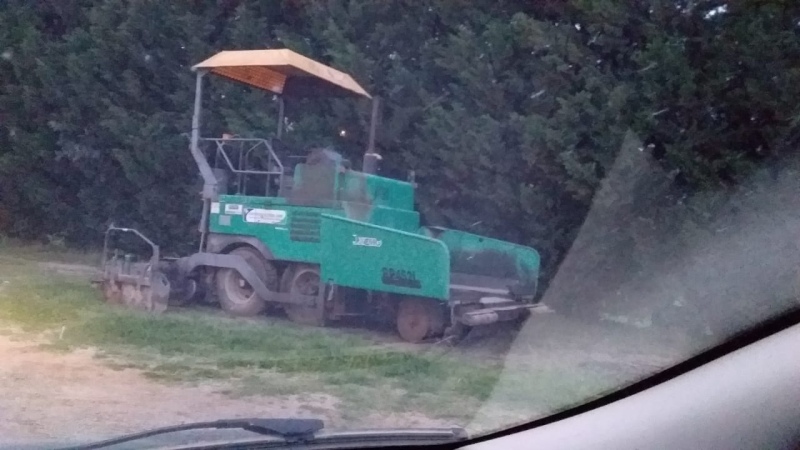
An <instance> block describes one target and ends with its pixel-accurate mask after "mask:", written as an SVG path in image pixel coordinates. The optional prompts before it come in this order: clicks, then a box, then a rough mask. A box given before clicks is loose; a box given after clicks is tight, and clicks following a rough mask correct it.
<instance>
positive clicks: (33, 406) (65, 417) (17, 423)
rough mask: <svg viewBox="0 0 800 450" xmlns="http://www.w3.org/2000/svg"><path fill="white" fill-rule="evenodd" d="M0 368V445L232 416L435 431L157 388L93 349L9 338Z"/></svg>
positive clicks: (306, 404) (319, 398) (285, 403)
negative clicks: (53, 348) (52, 348)
mask: <svg viewBox="0 0 800 450" xmlns="http://www.w3.org/2000/svg"><path fill="white" fill-rule="evenodd" d="M0 361H2V363H0V443H2V441H7V442H25V441H39V442H41V441H46V440H51V439H59V440H65V439H67V440H69V439H79V440H85V439H87V435H88V438H89V439H93V438H98V437H106V436H110V435H117V434H120V433H126V432H133V431H140V430H143V429H148V428H153V427H160V426H165V425H172V424H178V423H185V422H193V421H201V420H216V419H220V418H234V417H315V418H322V419H323V420H325V422H326V425H327V426H328V427H329V428H334V427H345V426H346V427H359V428H363V427H390V426H392V427H396V426H420V425H423V424H424V425H426V426H432V425H436V422H435V421H434V420H431V419H428V418H426V417H423V416H421V415H415V414H406V415H391V416H383V415H379V414H373V415H369V416H367V417H362V418H359V420H358V423H357V424H347V423H345V420H344V419H343V418H342V415H341V413H340V411H338V407H339V399H337V398H336V397H334V396H331V395H327V394H322V393H307V394H304V395H302V396H297V395H284V396H275V397H267V396H248V397H244V398H232V397H230V396H228V395H225V394H223V393H222V392H221V391H223V386H220V384H219V383H217V384H211V383H209V384H201V385H196V386H195V385H193V386H182V385H179V386H176V385H165V384H159V383H158V382H155V381H152V380H149V379H147V378H145V377H144V376H143V375H142V374H141V372H139V371H138V370H134V369H124V370H115V369H112V368H110V367H107V366H104V365H103V364H102V363H100V362H99V361H98V360H96V359H95V358H94V355H93V352H92V351H89V350H81V351H75V352H71V353H52V352H48V351H45V350H42V349H41V348H39V346H38V343H35V342H30V341H18V340H15V339H14V338H13V336H8V335H5V336H0Z"/></svg>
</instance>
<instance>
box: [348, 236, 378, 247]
mask: <svg viewBox="0 0 800 450" xmlns="http://www.w3.org/2000/svg"><path fill="white" fill-rule="evenodd" d="M353 245H359V246H361V247H380V246H381V245H383V241H382V240H380V239H378V238H374V237H367V236H358V235H356V234H354V235H353Z"/></svg>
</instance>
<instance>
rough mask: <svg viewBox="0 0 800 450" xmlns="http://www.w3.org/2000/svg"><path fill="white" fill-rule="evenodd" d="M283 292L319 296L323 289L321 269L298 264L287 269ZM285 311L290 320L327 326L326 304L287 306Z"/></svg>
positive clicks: (320, 302) (319, 302)
mask: <svg viewBox="0 0 800 450" xmlns="http://www.w3.org/2000/svg"><path fill="white" fill-rule="evenodd" d="M282 284H283V291H284V292H289V293H292V294H301V295H314V296H317V295H319V291H320V289H322V286H321V282H320V276H319V268H317V267H316V266H311V265H307V264H297V265H295V266H290V267H288V268H287V269H286V273H285V274H284V278H283V283H282ZM284 309H285V310H286V315H287V316H288V317H289V320H291V321H292V322H295V323H299V324H303V325H311V326H317V327H321V326H323V325H325V303H324V302H322V301H318V302H317V303H316V304H315V305H313V306H306V305H293V304H287V305H286V306H285V307H284Z"/></svg>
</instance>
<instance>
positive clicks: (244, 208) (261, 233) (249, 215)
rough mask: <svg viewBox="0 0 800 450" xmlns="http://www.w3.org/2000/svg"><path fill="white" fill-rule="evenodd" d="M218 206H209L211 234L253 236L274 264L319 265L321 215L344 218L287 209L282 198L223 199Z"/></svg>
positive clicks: (300, 208) (312, 210) (299, 208)
mask: <svg viewBox="0 0 800 450" xmlns="http://www.w3.org/2000/svg"><path fill="white" fill-rule="evenodd" d="M218 205H219V206H214V205H212V210H211V215H210V218H209V231H210V232H212V233H220V234H233V235H242V236H254V237H256V238H258V239H259V240H260V241H262V242H263V243H264V244H265V245H266V246H267V248H268V249H269V250H270V251H271V252H272V254H273V256H274V258H275V259H277V260H284V261H300V262H308V263H314V264H318V263H319V262H320V257H319V252H320V245H319V226H320V218H321V217H320V214H321V213H323V212H324V213H327V214H343V211H341V210H335V209H329V208H316V207H309V206H295V205H288V204H286V199H283V198H266V197H246V196H238V195H223V196H220V201H219V203H218ZM281 216H283V217H282V218H281Z"/></svg>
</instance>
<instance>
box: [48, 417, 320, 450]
mask: <svg viewBox="0 0 800 450" xmlns="http://www.w3.org/2000/svg"><path fill="white" fill-rule="evenodd" d="M324 427H325V424H324V423H323V422H322V421H321V420H319V419H225V420H215V421H213V422H192V423H186V424H183V425H175V426H171V427H163V428H155V429H152V430H149V431H143V432H140V433H132V434H126V435H123V436H119V437H116V438H112V439H108V440H105V441H98V442H94V443H91V444H86V445H79V446H76V447H67V448H65V449H62V450H92V449H98V448H106V447H111V446H114V445H118V444H122V443H125V442H131V441H138V440H140V439H147V438H150V437H153V436H158V435H163V434H170V433H177V432H180V431H189V430H213V429H229V430H230V429H236V430H245V431H250V432H253V433H257V434H261V435H265V436H274V437H279V438H283V439H284V440H285V441H286V442H287V443H294V442H302V441H307V440H311V439H313V438H314V435H315V434H316V433H317V432H318V431H320V430H321V429H323V428H324Z"/></svg>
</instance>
